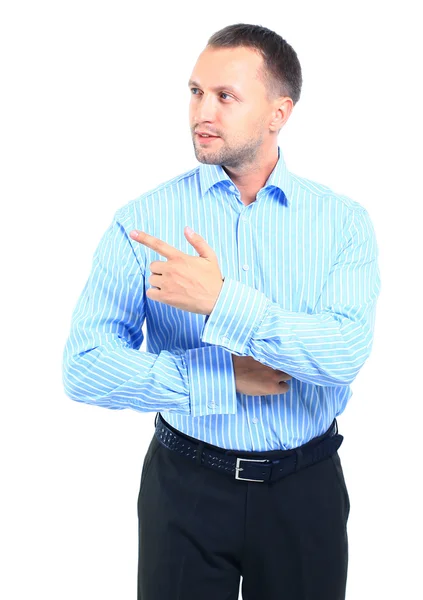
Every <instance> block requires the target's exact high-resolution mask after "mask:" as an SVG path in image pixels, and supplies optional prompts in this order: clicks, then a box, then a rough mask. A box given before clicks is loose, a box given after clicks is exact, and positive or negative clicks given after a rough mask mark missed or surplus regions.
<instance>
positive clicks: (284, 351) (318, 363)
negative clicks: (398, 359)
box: [201, 208, 380, 386]
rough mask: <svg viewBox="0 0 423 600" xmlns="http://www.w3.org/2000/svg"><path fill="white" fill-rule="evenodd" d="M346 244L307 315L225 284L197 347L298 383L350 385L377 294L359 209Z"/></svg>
mask: <svg viewBox="0 0 423 600" xmlns="http://www.w3.org/2000/svg"><path fill="white" fill-rule="evenodd" d="M347 238H348V239H347V241H346V243H345V244H344V246H343V248H342V249H341V251H340V252H339V253H338V255H337V258H336V260H335V262H334V264H333V265H332V268H331V270H330V272H329V274H328V277H327V280H326V282H325V284H324V286H323V288H322V291H321V294H320V296H319V299H318V301H317V303H316V306H315V307H314V309H313V311H312V312H311V313H305V312H293V311H289V310H285V309H284V308H282V307H281V306H279V304H277V303H275V302H272V301H271V300H270V299H268V298H267V297H266V296H265V295H264V294H263V293H262V292H259V291H257V290H255V289H253V288H251V287H249V286H247V285H244V284H243V283H240V282H239V281H234V280H231V279H228V278H225V280H224V283H223V287H222V290H221V292H220V295H219V298H218V300H217V302H216V304H215V306H214V308H213V311H212V312H211V314H210V315H209V316H208V318H206V321H205V325H204V328H203V331H202V334H201V339H202V341H203V342H208V343H210V344H220V345H221V346H222V347H223V348H226V349H228V350H230V351H231V352H232V353H233V354H236V355H238V356H252V357H253V358H254V359H255V360H257V361H259V362H261V363H262V364H265V365H267V366H269V367H272V369H277V370H280V371H284V372H286V373H288V374H289V375H291V376H292V377H295V378H296V379H298V380H300V381H304V382H306V383H311V384H314V385H320V386H342V385H345V386H346V385H349V384H351V383H352V381H353V380H354V379H355V377H356V376H357V374H358V372H359V370H360V368H361V367H362V366H363V364H364V362H365V361H366V359H367V358H368V356H369V355H370V351H371V347H372V343H373V332H374V324H375V311H376V301H377V298H378V295H379V292H380V273H379V267H378V263H377V257H378V247H377V242H376V238H375V232H374V228H373V225H372V223H371V220H370V217H369V215H368V213H367V211H366V210H365V209H364V208H363V209H362V210H356V211H354V212H353V213H352V217H351V224H350V227H349V233H348V235H347Z"/></svg>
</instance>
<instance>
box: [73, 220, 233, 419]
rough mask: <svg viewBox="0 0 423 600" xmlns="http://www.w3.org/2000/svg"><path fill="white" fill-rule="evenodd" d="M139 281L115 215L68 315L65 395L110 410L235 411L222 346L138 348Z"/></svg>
mask: <svg viewBox="0 0 423 600" xmlns="http://www.w3.org/2000/svg"><path fill="white" fill-rule="evenodd" d="M144 281H145V265H144V264H143V261H142V253H141V252H140V249H139V245H138V244H137V242H134V241H133V240H131V238H130V237H129V236H128V235H127V233H126V230H125V227H124V226H123V225H122V223H121V222H120V221H119V219H118V217H117V216H115V219H114V220H113V223H112V224H111V225H110V227H109V228H108V230H107V231H106V233H105V234H104V236H103V238H102V239H101V241H100V243H99V245H98V247H97V249H96V251H95V254H94V257H93V263H92V268H91V272H90V275H89V277H88V281H87V282H86V284H85V287H84V289H83V291H82V293H81V296H80V298H79V300H78V303H77V305H76V308H75V310H74V312H73V315H72V321H71V330H70V335H69V337H68V340H67V342H66V345H65V349H64V356H63V383H64V388H65V392H66V394H67V395H68V396H69V397H70V398H71V399H73V400H76V401H78V402H85V403H87V404H93V405H97V406H103V407H106V408H110V409H124V408H132V409H134V410H137V411H141V412H148V411H152V412H156V411H173V412H178V413H181V414H184V415H192V416H203V415H208V414H216V413H232V414H234V413H235V412H236V390H235V377H234V371H233V363H232V355H231V353H230V352H228V351H227V350H225V349H223V348H221V347H220V346H206V347H201V348H193V349H189V350H187V351H185V352H183V351H180V352H179V353H178V352H175V353H173V352H169V351H167V350H163V351H161V352H160V353H159V354H154V353H151V352H140V351H139V348H140V346H141V344H142V342H143V339H144V336H143V332H142V326H143V323H144V320H145V316H146V300H147V298H146V296H145V288H144ZM212 379H213V385H212V381H211V380H212ZM228 391H229V393H228Z"/></svg>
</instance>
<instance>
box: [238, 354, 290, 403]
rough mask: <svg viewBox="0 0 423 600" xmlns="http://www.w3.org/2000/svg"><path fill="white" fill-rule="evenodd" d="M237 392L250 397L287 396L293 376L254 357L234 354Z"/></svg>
mask: <svg viewBox="0 0 423 600" xmlns="http://www.w3.org/2000/svg"><path fill="white" fill-rule="evenodd" d="M232 362H233V367H234V373H235V382H236V391H237V392H240V393H241V394H247V395H248V396H267V395H270V394H285V393H286V392H287V391H288V390H289V384H288V383H285V382H286V381H287V380H289V379H292V377H291V375H288V374H287V373H284V371H277V370H276V369H272V367H268V366H267V365H263V364H262V363H260V362H258V361H257V360H255V359H254V358H253V357H252V356H237V355H235V354H232Z"/></svg>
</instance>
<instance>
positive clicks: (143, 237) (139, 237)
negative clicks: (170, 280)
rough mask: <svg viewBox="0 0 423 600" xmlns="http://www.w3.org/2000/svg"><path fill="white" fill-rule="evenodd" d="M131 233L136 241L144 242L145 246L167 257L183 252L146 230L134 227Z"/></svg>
mask: <svg viewBox="0 0 423 600" xmlns="http://www.w3.org/2000/svg"><path fill="white" fill-rule="evenodd" d="M129 235H130V236H131V238H132V239H133V240H135V241H136V242H139V243H140V244H143V246H148V248H151V249H152V250H155V251H156V252H158V253H159V254H160V255H161V256H164V257H165V258H172V257H174V256H176V255H177V254H180V253H181V251H180V250H178V249H177V248H174V247H173V246H171V245H170V244H167V243H166V242H164V241H163V240H159V238H156V237H154V236H152V235H149V234H148V233H145V231H138V230H137V229H134V230H133V231H131V233H130V234H129Z"/></svg>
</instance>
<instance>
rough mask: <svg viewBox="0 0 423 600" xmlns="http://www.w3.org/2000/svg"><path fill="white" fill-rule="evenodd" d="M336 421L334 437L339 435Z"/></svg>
mask: <svg viewBox="0 0 423 600" xmlns="http://www.w3.org/2000/svg"><path fill="white" fill-rule="evenodd" d="M334 421H335V432H334V434H333V435H337V433H338V421H337V420H336V419H334Z"/></svg>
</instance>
